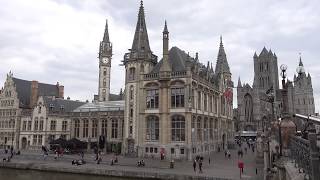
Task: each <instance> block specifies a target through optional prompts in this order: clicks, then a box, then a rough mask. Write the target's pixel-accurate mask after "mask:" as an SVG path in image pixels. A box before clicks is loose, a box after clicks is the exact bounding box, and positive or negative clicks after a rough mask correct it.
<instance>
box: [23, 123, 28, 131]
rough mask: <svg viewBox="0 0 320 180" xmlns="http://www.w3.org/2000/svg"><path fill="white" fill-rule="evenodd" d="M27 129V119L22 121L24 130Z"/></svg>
mask: <svg viewBox="0 0 320 180" xmlns="http://www.w3.org/2000/svg"><path fill="white" fill-rule="evenodd" d="M25 130H27V121H23V122H22V131H25Z"/></svg>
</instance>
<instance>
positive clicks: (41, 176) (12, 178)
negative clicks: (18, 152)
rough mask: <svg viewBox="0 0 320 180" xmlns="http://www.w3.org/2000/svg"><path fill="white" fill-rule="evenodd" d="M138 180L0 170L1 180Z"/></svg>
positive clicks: (132, 179)
mask: <svg viewBox="0 0 320 180" xmlns="http://www.w3.org/2000/svg"><path fill="white" fill-rule="evenodd" d="M69 179H73V180H138V179H134V178H119V177H107V176H91V175H83V174H71V173H56V172H44V171H33V170H17V169H7V168H0V180H69Z"/></svg>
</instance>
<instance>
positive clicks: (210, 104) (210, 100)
mask: <svg viewBox="0 0 320 180" xmlns="http://www.w3.org/2000/svg"><path fill="white" fill-rule="evenodd" d="M212 107H213V106H212V96H211V95H210V96H209V111H210V112H213V109H212Z"/></svg>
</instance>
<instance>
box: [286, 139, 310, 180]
mask: <svg viewBox="0 0 320 180" xmlns="http://www.w3.org/2000/svg"><path fill="white" fill-rule="evenodd" d="M290 138H291V139H290V152H291V158H292V159H294V160H295V163H296V164H297V165H298V168H299V170H300V169H302V170H303V171H304V172H305V173H306V174H308V175H309V176H310V177H312V168H311V166H312V163H311V156H310V151H311V149H310V141H309V140H306V139H303V138H301V137H299V136H291V137H290Z"/></svg>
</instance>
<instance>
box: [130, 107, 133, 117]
mask: <svg viewBox="0 0 320 180" xmlns="http://www.w3.org/2000/svg"><path fill="white" fill-rule="evenodd" d="M130 117H131V118H132V117H133V107H132V106H130Z"/></svg>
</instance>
